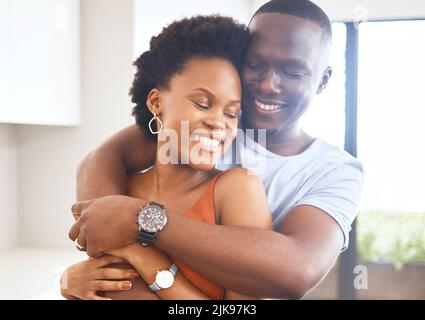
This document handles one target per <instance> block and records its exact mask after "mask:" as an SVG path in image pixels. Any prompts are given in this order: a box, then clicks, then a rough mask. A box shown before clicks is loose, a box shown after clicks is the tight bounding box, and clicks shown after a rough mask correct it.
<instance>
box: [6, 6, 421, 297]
mask: <svg viewBox="0 0 425 320" xmlns="http://www.w3.org/2000/svg"><path fill="white" fill-rule="evenodd" d="M264 2H265V1H255V0H232V1H227V0H215V1H207V0H196V1H195V0H180V1H172V0H162V1H152V0H0V299H61V297H60V294H59V277H60V274H61V273H62V271H63V270H64V268H65V267H66V266H68V265H70V264H72V263H74V262H77V261H79V260H82V259H84V258H85V255H84V254H83V253H80V252H78V251H76V249H75V248H74V245H73V243H72V242H71V241H70V240H69V239H68V229H69V227H70V226H71V225H72V222H73V219H72V215H71V212H70V206H71V205H72V203H73V202H74V200H75V172H76V168H77V166H78V164H79V162H80V161H81V160H82V158H83V157H84V156H85V155H86V154H87V153H88V152H89V151H91V150H93V149H94V148H95V147H96V146H98V145H99V144H100V143H101V142H102V141H104V140H105V139H106V138H108V137H109V136H110V135H111V134H113V133H115V132H116V131H118V130H120V129H121V128H123V127H125V126H127V125H129V124H131V123H133V118H132V117H131V116H130V112H131V107H132V105H131V102H130V99H129V97H128V90H129V87H130V84H131V82H132V77H133V72H134V70H133V68H132V62H133V60H134V59H135V58H136V57H137V56H138V55H140V54H141V53H142V52H143V51H145V50H146V49H147V48H148V43H149V40H150V38H151V37H152V36H153V35H156V34H157V33H159V32H160V31H161V29H162V28H163V27H164V26H166V25H167V24H168V23H170V22H171V21H173V20H176V19H179V18H182V17H188V16H191V15H195V14H208V13H220V14H225V15H230V16H232V17H234V18H236V19H237V20H239V21H241V22H243V23H246V24H247V23H248V22H249V19H250V17H251V15H252V14H253V13H254V12H255V11H256V9H257V8H258V7H259V6H260V5H262V4H263V3H264ZM314 2H315V3H317V4H318V5H319V6H321V7H322V8H323V9H324V10H325V11H326V12H327V13H328V15H329V16H330V18H331V19H332V21H333V22H334V23H333V29H334V49H333V58H332V65H333V69H334V74H333V77H332V79H331V82H330V84H329V86H328V88H327V90H326V91H325V92H324V93H323V94H322V95H320V96H318V98H317V99H316V101H315V102H314V104H313V105H312V106H311V107H310V110H309V111H308V113H307V114H306V116H305V117H304V119H303V126H304V128H305V129H306V131H308V132H309V133H310V134H312V135H314V136H320V137H322V138H324V139H325V140H327V141H329V142H331V143H334V144H336V145H338V146H340V147H341V148H345V149H346V150H347V151H349V152H350V153H352V154H354V155H357V156H358V157H359V158H360V160H361V161H362V162H363V164H364V166H365V170H366V173H367V175H366V182H365V188H364V192H363V201H362V206H361V210H360V213H359V216H358V219H357V220H356V223H355V225H353V230H352V232H351V237H350V248H349V250H347V251H345V252H344V253H343V254H342V256H341V259H340V260H339V262H338V263H337V264H336V265H335V267H334V268H333V269H332V270H331V271H330V273H329V274H328V275H327V276H326V278H325V279H324V280H323V281H322V282H321V283H320V284H319V285H318V286H317V287H316V288H315V289H314V290H313V291H312V292H310V293H309V295H308V296H307V297H306V299H425V188H424V187H423V184H424V181H425V170H424V168H423V166H424V163H425V148H424V138H425V126H424V125H423V121H424V119H425V111H424V110H425V108H424V107H425V102H424V101H425V99H424V96H423V94H424V92H425V81H424V80H423V77H424V74H425V60H424V58H423V57H425V41H424V39H425V1H424V0H405V1H391V5H389V1H386V0H363V1H360V0H345V1H338V0H317V1H314Z"/></svg>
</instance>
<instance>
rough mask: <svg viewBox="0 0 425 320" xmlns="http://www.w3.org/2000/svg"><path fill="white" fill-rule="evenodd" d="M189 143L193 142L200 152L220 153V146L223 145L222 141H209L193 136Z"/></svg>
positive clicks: (209, 139) (205, 138) (206, 138)
mask: <svg viewBox="0 0 425 320" xmlns="http://www.w3.org/2000/svg"><path fill="white" fill-rule="evenodd" d="M191 141H194V142H195V143H196V144H197V145H198V146H199V147H200V149H201V150H203V151H207V152H218V151H220V146H221V144H222V143H223V141H222V140H217V139H214V138H213V139H211V138H209V137H206V136H200V135H193V136H192V137H191Z"/></svg>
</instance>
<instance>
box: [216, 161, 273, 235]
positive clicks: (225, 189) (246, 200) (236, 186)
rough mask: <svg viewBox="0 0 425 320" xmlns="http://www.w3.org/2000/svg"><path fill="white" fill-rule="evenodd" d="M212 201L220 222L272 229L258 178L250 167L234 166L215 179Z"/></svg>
mask: <svg viewBox="0 0 425 320" xmlns="http://www.w3.org/2000/svg"><path fill="white" fill-rule="evenodd" d="M215 192H216V194H215V204H216V209H217V211H218V215H219V217H220V223H221V224H223V225H245V226H252V227H259V228H265V229H271V214H270V211H269V208H268V204H267V197H266V193H265V191H264V187H263V184H262V183H261V180H260V178H259V177H258V176H257V175H256V174H254V173H253V172H252V171H250V170H248V169H244V168H235V169H231V170H228V171H225V172H223V173H222V176H221V177H220V179H219V180H218V181H217V185H216V190H215Z"/></svg>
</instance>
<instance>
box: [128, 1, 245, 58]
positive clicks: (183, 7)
mask: <svg viewBox="0 0 425 320" xmlns="http://www.w3.org/2000/svg"><path fill="white" fill-rule="evenodd" d="M250 4H251V0H231V1H229V0H214V1H206V0H201V1H199V0H180V1H175V0H161V1H157V0H134V17H135V20H134V23H135V27H134V37H135V40H134V43H135V48H134V49H135V56H139V55H140V54H141V53H142V52H144V51H146V50H147V49H148V48H149V41H150V38H151V37H152V36H154V35H157V34H158V33H160V32H161V30H162V28H164V27H166V26H167V25H168V24H169V23H171V22H173V21H174V20H178V19H181V18H183V17H190V16H193V15H197V14H215V13H219V14H222V15H228V16H231V17H233V18H235V19H237V20H238V21H239V22H241V23H245V24H247V23H248V22H249V18H250Z"/></svg>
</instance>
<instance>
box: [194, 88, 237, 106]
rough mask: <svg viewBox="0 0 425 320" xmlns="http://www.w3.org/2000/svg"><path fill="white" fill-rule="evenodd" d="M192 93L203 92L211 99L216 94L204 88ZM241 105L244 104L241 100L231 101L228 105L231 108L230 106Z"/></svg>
mask: <svg viewBox="0 0 425 320" xmlns="http://www.w3.org/2000/svg"><path fill="white" fill-rule="evenodd" d="M192 91H202V92H203V93H205V94H206V95H208V96H209V97H214V94H213V93H212V92H211V91H209V90H208V89H205V88H202V87H200V88H196V89H193V90H192ZM241 103H242V101H241V99H236V100H230V101H229V103H228V105H229V106H230V105H233V104H241Z"/></svg>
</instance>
